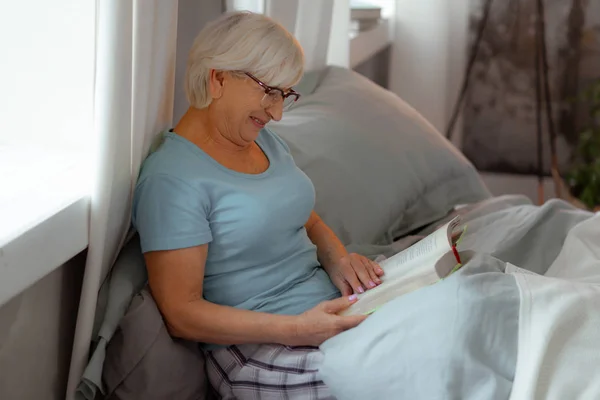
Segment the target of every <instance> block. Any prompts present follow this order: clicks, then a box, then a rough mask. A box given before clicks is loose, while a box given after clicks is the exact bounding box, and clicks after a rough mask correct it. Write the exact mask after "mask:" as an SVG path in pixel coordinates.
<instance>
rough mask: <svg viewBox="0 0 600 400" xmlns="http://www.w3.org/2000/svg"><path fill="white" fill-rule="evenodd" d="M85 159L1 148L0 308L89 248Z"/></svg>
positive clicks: (13, 147) (16, 148)
mask: <svg viewBox="0 0 600 400" xmlns="http://www.w3.org/2000/svg"><path fill="white" fill-rule="evenodd" d="M83 159H84V158H83V157H82V158H81V159H80V160H77V159H75V158H74V156H73V152H62V153H61V152H60V151H54V150H52V151H51V150H49V149H47V148H46V149H42V148H40V149H32V148H31V147H27V146H22V145H21V146H6V145H0V187H2V191H1V192H0V305H2V304H4V303H6V302H7V301H8V300H10V299H11V298H13V297H14V296H16V295H18V294H19V293H21V292H22V291H23V290H25V289H27V288H28V287H29V286H31V285H33V284H34V283H35V282H37V281H38V280H39V279H41V278H43V277H44V276H46V275H47V274H48V273H50V272H52V271H53V270H55V269H56V268H58V267H60V266H61V265H62V264H64V263H65V262H66V261H68V260H69V259H71V258H72V257H74V256H75V255H77V254H78V253H80V252H81V251H82V250H84V249H85V248H86V247H87V245H88V226H89V195H88V194H89V190H88V187H89V185H88V184H87V182H88V181H89V174H88V173H87V172H88V169H87V168H83V167H82V165H84V164H83V163H82V162H81V161H82V160H83Z"/></svg>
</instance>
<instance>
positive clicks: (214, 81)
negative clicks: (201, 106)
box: [208, 69, 225, 99]
mask: <svg viewBox="0 0 600 400" xmlns="http://www.w3.org/2000/svg"><path fill="white" fill-rule="evenodd" d="M224 85H225V74H224V73H223V71H217V70H214V69H211V70H210V76H209V82H208V86H209V90H210V97H211V98H213V99H218V98H220V97H221V96H222V95H223V86H224Z"/></svg>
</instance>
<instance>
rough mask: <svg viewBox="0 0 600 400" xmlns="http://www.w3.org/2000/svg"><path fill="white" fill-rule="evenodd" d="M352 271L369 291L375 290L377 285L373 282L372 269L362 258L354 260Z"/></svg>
mask: <svg viewBox="0 0 600 400" xmlns="http://www.w3.org/2000/svg"><path fill="white" fill-rule="evenodd" d="M365 260H366V259H365ZM352 269H353V270H354V272H355V273H356V275H357V276H358V279H360V281H361V282H362V284H363V285H364V287H366V288H367V289H373V288H374V287H375V286H377V284H376V283H375V282H374V281H373V279H372V278H371V275H370V273H369V272H370V269H371V267H370V266H369V265H368V264H367V263H365V262H364V261H363V259H362V258H355V259H354V260H352Z"/></svg>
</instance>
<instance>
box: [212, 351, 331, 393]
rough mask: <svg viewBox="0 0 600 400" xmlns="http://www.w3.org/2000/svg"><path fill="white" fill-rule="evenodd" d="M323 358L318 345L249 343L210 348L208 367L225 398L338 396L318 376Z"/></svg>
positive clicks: (219, 391)
mask: <svg viewBox="0 0 600 400" xmlns="http://www.w3.org/2000/svg"><path fill="white" fill-rule="evenodd" d="M322 358H323V354H322V353H321V352H320V351H319V349H318V348H316V347H308V346H302V347H289V346H283V345H276V344H256V345H255V344H247V345H240V346H229V347H227V348H223V349H218V350H214V351H211V352H209V353H208V354H207V363H206V369H207V374H208V378H209V380H210V383H211V385H212V387H213V389H214V390H215V391H216V392H217V393H218V395H219V396H220V397H221V398H222V399H223V400H230V399H239V400H246V399H252V400H254V399H256V400H258V399H268V400H300V399H302V400H322V399H335V398H334V397H333V396H332V395H331V393H330V391H329V389H328V388H327V386H326V385H325V384H324V383H323V381H321V380H320V379H319V378H318V377H317V370H318V368H319V365H320V364H321V360H322Z"/></svg>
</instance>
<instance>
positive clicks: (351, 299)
mask: <svg viewBox="0 0 600 400" xmlns="http://www.w3.org/2000/svg"><path fill="white" fill-rule="evenodd" d="M357 298H358V296H357V295H355V294H353V295H351V296H350V297H348V300H350V301H354V300H356V299H357Z"/></svg>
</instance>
